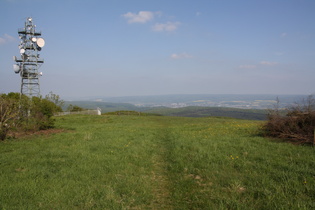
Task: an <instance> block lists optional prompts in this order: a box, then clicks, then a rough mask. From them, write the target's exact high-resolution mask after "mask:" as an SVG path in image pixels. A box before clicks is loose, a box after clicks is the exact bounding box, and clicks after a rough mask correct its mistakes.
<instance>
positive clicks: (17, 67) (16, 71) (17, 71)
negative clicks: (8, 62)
mask: <svg viewBox="0 0 315 210" xmlns="http://www.w3.org/2000/svg"><path fill="white" fill-rule="evenodd" d="M13 69H14V72H15V73H16V74H17V73H19V72H20V66H19V65H16V64H13Z"/></svg>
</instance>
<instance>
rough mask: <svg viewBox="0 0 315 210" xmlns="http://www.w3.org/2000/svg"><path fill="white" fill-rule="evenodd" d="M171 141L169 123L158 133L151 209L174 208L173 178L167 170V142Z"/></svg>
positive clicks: (154, 157)
mask: <svg viewBox="0 0 315 210" xmlns="http://www.w3.org/2000/svg"><path fill="white" fill-rule="evenodd" d="M168 141H170V138H169V131H168V129H167V125H162V126H161V128H160V129H158V131H157V134H156V143H155V148H156V153H155V154H154V156H153V171H152V176H151V177H152V178H151V179H152V185H153V186H154V190H153V193H154V197H155V198H154V200H153V202H152V203H151V206H150V208H151V209H173V207H172V202H171V192H170V187H171V180H170V178H169V176H168V170H167V167H168V166H167V164H168V162H167V153H168V152H169V151H168V147H167V142H168Z"/></svg>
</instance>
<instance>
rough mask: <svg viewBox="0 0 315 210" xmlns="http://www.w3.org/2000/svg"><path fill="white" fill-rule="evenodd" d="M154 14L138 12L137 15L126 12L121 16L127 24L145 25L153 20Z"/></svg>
mask: <svg viewBox="0 0 315 210" xmlns="http://www.w3.org/2000/svg"><path fill="white" fill-rule="evenodd" d="M154 14H155V13H154V12H150V11H140V12H138V14H136V13H132V12H128V13H126V14H123V15H122V16H123V17H125V18H126V19H127V20H128V23H146V22H148V21H150V20H152V19H153V18H154ZM156 14H158V13H156Z"/></svg>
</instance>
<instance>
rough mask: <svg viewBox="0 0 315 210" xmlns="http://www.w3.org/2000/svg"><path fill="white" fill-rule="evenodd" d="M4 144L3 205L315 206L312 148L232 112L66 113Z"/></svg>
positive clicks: (0, 160)
mask: <svg viewBox="0 0 315 210" xmlns="http://www.w3.org/2000/svg"><path fill="white" fill-rule="evenodd" d="M56 124H57V126H58V127H60V128H64V129H69V130H68V131H67V132H64V133H57V134H52V135H49V136H46V135H37V136H36V135H34V136H30V137H28V138H25V139H20V140H16V139H13V140H7V141H5V142H2V143H1V144H0V166H1V170H0V180H1V185H0V209H137V210H138V209H314V208H315V196H314V195H315V162H314V158H315V153H314V148H311V147H303V146H294V145H290V144H286V143H279V142H273V141H270V140H269V139H265V138H263V137H261V136H259V135H257V128H258V126H259V125H260V122H257V121H246V120H236V119H227V118H179V117H157V116H65V117H58V118H57V119H56Z"/></svg>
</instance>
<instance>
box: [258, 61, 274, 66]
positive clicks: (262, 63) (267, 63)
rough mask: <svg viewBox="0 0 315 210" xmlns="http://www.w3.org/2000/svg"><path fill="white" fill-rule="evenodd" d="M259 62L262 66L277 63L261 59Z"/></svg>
mask: <svg viewBox="0 0 315 210" xmlns="http://www.w3.org/2000/svg"><path fill="white" fill-rule="evenodd" d="M260 64H261V65H264V66H275V65H277V64H278V63H277V62H272V61H261V62H260Z"/></svg>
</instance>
